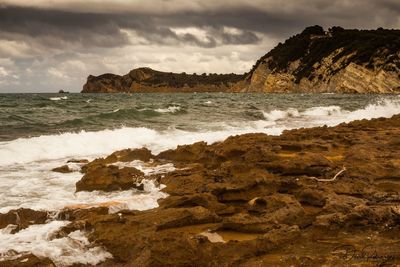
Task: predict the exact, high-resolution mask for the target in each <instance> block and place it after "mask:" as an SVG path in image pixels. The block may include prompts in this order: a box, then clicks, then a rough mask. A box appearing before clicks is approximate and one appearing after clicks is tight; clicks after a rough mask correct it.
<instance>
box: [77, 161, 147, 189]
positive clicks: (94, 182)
mask: <svg viewBox="0 0 400 267" xmlns="http://www.w3.org/2000/svg"><path fill="white" fill-rule="evenodd" d="M143 178H144V173H143V172H141V171H139V170H137V169H135V168H132V167H124V168H122V169H120V168H118V167H117V166H114V165H110V166H105V165H98V166H94V167H91V168H90V169H89V170H87V171H86V174H85V175H84V176H83V177H82V179H81V180H80V181H78V182H77V183H76V191H77V192H78V191H94V190H101V191H106V192H110V191H116V190H128V189H132V188H135V189H138V190H143V185H142V184H140V182H141V181H142V179H143Z"/></svg>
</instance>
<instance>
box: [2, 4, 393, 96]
mask: <svg viewBox="0 0 400 267" xmlns="http://www.w3.org/2000/svg"><path fill="white" fill-rule="evenodd" d="M316 24H318V25H321V26H323V27H325V28H328V27H331V26H335V25H338V26H342V27H345V28H363V29H376V28H378V27H384V28H400V1H398V0H363V1H354V0H353V1H352V0H286V1H281V0H279V1H273V0H252V1H249V0H237V1H232V0H230V1H228V0H219V1H216V0H190V1H189V0H151V1H149V0H134V1H128V0H114V1H111V0H108V1H100V0H86V1H67V0H58V1H46V0H30V1H26V0H14V1H11V0H0V93H1V92H57V91H58V90H60V89H64V90H69V91H72V92H78V91H80V90H81V88H82V85H83V84H84V83H85V81H86V77H87V76H88V75H89V74H93V75H99V74H102V73H106V72H112V73H117V74H125V73H127V72H128V71H129V70H130V69H133V68H137V67H143V66H147V67H151V68H154V69H158V70H164V71H174V72H182V71H186V72H188V73H191V72H197V73H203V72H207V73H208V72H223V73H230V72H235V73H243V72H246V71H248V70H249V69H250V68H251V66H252V65H253V64H254V63H255V61H256V60H257V59H258V58H259V57H260V56H262V55H264V54H265V53H267V52H268V51H269V50H270V49H271V48H273V47H274V46H275V45H276V44H277V43H278V42H280V41H283V40H285V39H286V38H287V37H289V36H290V35H293V34H295V33H298V32H300V31H301V30H303V29H304V28H305V27H306V26H310V25H316Z"/></svg>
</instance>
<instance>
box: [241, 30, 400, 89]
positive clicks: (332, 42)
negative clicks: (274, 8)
mask: <svg viewBox="0 0 400 267" xmlns="http://www.w3.org/2000/svg"><path fill="white" fill-rule="evenodd" d="M399 48H400V30H387V29H382V28H379V29H377V30H356V29H351V30H347V29H343V28H341V27H332V28H330V29H329V30H328V31H327V32H325V31H324V29H323V28H322V27H321V26H318V25H316V26H312V27H308V28H306V29H305V30H304V31H303V32H302V33H300V34H297V35H295V36H292V37H290V38H289V39H287V40H286V41H285V42H284V43H283V44H282V43H279V44H278V45H277V46H276V47H275V48H274V49H272V50H271V51H270V52H268V53H267V54H266V55H264V56H263V57H261V58H260V59H259V60H258V61H257V62H256V64H255V65H254V66H253V68H252V70H251V71H250V75H249V76H248V78H251V75H252V73H253V72H254V71H255V69H257V68H258V66H259V65H260V64H261V63H262V62H263V61H264V60H265V59H266V58H268V57H272V58H273V61H271V62H270V67H271V68H272V69H273V70H274V71H276V72H278V71H281V72H285V71H287V69H288V68H289V64H290V63H291V62H294V61H296V60H299V59H300V60H301V63H300V66H299V67H298V68H297V69H296V71H295V73H294V75H295V77H296V82H299V81H300V80H301V79H302V78H304V77H305V78H309V79H310V80H311V79H312V78H313V77H311V75H312V71H313V66H314V65H315V64H317V63H319V62H321V61H322V60H323V59H324V58H326V57H328V56H329V55H331V54H332V53H334V52H335V51H337V50H338V49H341V52H339V53H338V54H337V55H336V56H335V57H334V58H333V63H335V62H337V61H338V60H339V59H340V58H343V57H347V56H348V58H347V60H346V61H345V62H343V66H342V67H343V68H344V67H345V66H346V65H347V64H349V63H350V62H353V63H355V64H359V65H365V66H366V67H367V68H369V69H374V68H379V67H383V68H384V69H385V70H387V71H394V70H395V69H396V68H397V69H400V59H399V50H400V49H399ZM337 71H338V70H333V73H332V75H333V74H335V72H337Z"/></svg>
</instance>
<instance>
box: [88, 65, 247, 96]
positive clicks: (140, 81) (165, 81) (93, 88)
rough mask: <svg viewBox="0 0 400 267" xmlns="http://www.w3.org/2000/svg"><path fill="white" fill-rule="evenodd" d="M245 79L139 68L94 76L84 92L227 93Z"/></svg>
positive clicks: (232, 75)
mask: <svg viewBox="0 0 400 267" xmlns="http://www.w3.org/2000/svg"><path fill="white" fill-rule="evenodd" d="M243 79H244V76H243V75H237V74H208V75H207V74H205V73H204V74H202V75H197V74H186V73H184V72H183V73H172V72H161V71H156V70H152V69H150V68H138V69H134V70H131V71H130V72H129V73H128V74H126V75H123V76H119V75H115V74H103V75H100V76H97V77H95V76H92V75H90V76H89V77H88V80H87V83H86V84H85V85H84V86H83V90H82V93H118V92H131V93H133V92H146V93H147V92H149V93H150V92H226V91H230V90H232V87H233V86H234V85H236V83H237V82H239V81H241V80H243Z"/></svg>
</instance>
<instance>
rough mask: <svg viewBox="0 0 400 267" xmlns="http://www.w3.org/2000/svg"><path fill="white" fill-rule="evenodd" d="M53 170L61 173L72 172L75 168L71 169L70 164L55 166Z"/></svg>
mask: <svg viewBox="0 0 400 267" xmlns="http://www.w3.org/2000/svg"><path fill="white" fill-rule="evenodd" d="M51 171H53V172H59V173H70V172H73V170H71V169H70V168H69V166H68V165H63V166H61V167H57V168H54V169H52V170H51Z"/></svg>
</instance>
